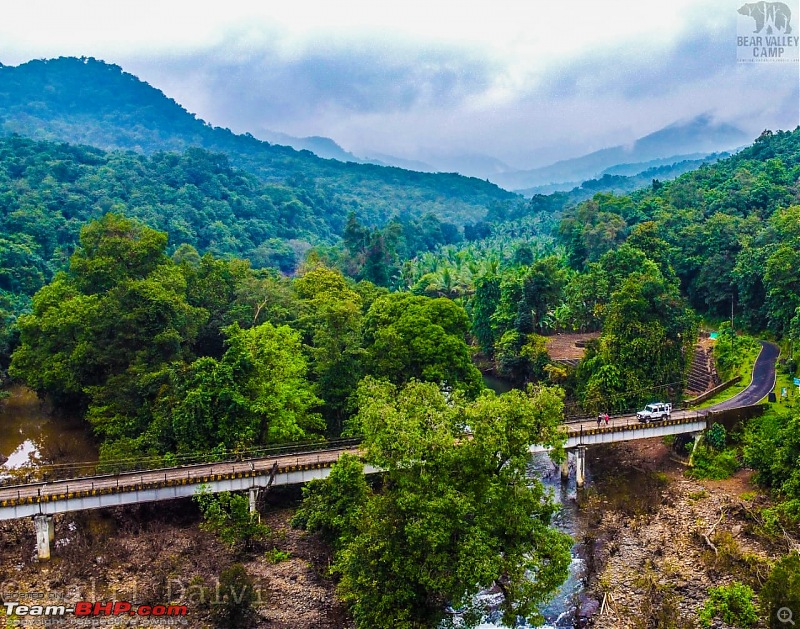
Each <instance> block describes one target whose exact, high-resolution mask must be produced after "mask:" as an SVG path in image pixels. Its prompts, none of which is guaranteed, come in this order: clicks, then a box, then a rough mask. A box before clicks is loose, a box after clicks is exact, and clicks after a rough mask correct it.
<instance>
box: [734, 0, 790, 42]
mask: <svg viewBox="0 0 800 629" xmlns="http://www.w3.org/2000/svg"><path fill="white" fill-rule="evenodd" d="M739 13H740V14H741V15H747V16H750V17H751V18H753V19H754V20H755V21H756V30H754V31H753V33H756V34H760V33H762V32H764V29H765V28H766V34H767V35H772V34H773V33H775V32H778V33H782V34H784V35H788V34H789V33H791V32H792V26H791V24H790V22H791V21H792V12H791V10H790V9H789V7H787V6H786V5H785V4H784V3H783V2H748V3H747V4H745V5H744V6H743V7H742V8H741V9H739Z"/></svg>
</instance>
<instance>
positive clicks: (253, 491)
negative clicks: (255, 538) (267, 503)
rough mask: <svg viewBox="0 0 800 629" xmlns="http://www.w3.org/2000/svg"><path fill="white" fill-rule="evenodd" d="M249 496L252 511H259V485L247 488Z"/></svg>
mask: <svg viewBox="0 0 800 629" xmlns="http://www.w3.org/2000/svg"><path fill="white" fill-rule="evenodd" d="M247 498H248V502H249V504H250V513H257V512H258V509H257V508H256V501H257V500H258V487H251V488H250V489H248V490H247Z"/></svg>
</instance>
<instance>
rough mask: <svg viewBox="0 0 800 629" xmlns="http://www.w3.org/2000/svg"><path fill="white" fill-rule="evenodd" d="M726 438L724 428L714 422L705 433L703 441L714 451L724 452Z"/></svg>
mask: <svg viewBox="0 0 800 629" xmlns="http://www.w3.org/2000/svg"><path fill="white" fill-rule="evenodd" d="M727 436H728V435H727V432H726V430H725V426H723V425H721V424H718V423H717V422H714V425H713V426H711V428H709V429H708V431H706V434H705V440H706V443H707V444H708V445H710V446H711V447H712V448H714V449H715V450H724V449H725V440H726V438H727Z"/></svg>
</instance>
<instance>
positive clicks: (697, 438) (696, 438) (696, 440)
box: [689, 432, 703, 467]
mask: <svg viewBox="0 0 800 629" xmlns="http://www.w3.org/2000/svg"><path fill="white" fill-rule="evenodd" d="M702 438H703V433H702V432H696V433H695V434H694V445H693V446H692V452H691V453H690V454H689V467H692V466H693V465H694V451H695V450H697V445H698V444H699V443H700V439H702Z"/></svg>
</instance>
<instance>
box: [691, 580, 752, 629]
mask: <svg viewBox="0 0 800 629" xmlns="http://www.w3.org/2000/svg"><path fill="white" fill-rule="evenodd" d="M754 596H755V594H754V593H753V590H751V589H750V587H749V586H747V585H742V584H741V583H731V584H730V585H723V586H721V587H712V588H710V589H709V590H708V598H707V599H706V602H705V605H703V609H702V610H700V624H701V625H702V626H703V627H710V626H711V621H712V619H714V618H719V619H721V620H723V621H724V622H726V623H727V624H729V625H733V626H735V627H752V626H753V625H755V624H756V623H757V622H758V613H757V611H756V606H755V604H754V603H753V597H754Z"/></svg>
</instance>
